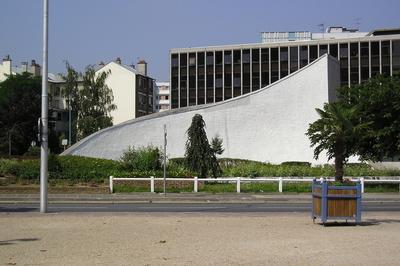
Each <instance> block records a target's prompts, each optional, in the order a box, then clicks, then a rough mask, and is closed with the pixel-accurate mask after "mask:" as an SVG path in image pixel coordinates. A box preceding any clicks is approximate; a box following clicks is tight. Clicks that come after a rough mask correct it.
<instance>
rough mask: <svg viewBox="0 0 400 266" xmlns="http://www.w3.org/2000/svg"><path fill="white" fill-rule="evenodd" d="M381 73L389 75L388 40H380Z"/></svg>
mask: <svg viewBox="0 0 400 266" xmlns="http://www.w3.org/2000/svg"><path fill="white" fill-rule="evenodd" d="M381 51H382V74H384V75H390V41H382V42H381Z"/></svg>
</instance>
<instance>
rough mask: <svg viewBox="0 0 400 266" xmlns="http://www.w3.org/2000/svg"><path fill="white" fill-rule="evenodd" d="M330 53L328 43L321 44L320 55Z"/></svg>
mask: <svg viewBox="0 0 400 266" xmlns="http://www.w3.org/2000/svg"><path fill="white" fill-rule="evenodd" d="M327 53H328V45H327V44H320V45H319V56H323V55H324V54H327Z"/></svg>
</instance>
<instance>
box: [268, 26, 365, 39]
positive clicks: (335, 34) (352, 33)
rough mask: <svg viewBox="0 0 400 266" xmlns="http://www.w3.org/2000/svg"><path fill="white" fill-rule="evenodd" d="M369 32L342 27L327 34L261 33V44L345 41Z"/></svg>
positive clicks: (328, 29) (330, 29) (327, 31)
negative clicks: (322, 40)
mask: <svg viewBox="0 0 400 266" xmlns="http://www.w3.org/2000/svg"><path fill="white" fill-rule="evenodd" d="M368 34H369V33H368V32H360V31H359V30H358V29H351V28H346V27H342V26H331V27H328V28H326V30H325V32H316V33H311V32H310V31H288V32H261V42H262V43H271V42H284V41H307V40H321V39H339V38H340V39H343V38H354V37H364V36H367V35H368Z"/></svg>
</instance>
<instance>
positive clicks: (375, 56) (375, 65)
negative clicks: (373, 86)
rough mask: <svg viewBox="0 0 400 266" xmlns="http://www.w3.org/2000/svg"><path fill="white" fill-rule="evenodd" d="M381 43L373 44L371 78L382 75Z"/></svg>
mask: <svg viewBox="0 0 400 266" xmlns="http://www.w3.org/2000/svg"><path fill="white" fill-rule="evenodd" d="M379 61H380V60H379V42H371V77H373V76H375V75H377V74H379V73H380V62H379Z"/></svg>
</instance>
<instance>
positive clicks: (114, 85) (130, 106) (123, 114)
mask: <svg viewBox="0 0 400 266" xmlns="http://www.w3.org/2000/svg"><path fill="white" fill-rule="evenodd" d="M108 70H111V74H110V75H109V76H108V77H107V79H106V84H107V86H108V87H109V88H110V89H111V90H112V92H113V95H114V104H116V105H117V109H116V110H114V111H112V112H111V116H112V117H113V123H114V125H117V124H119V123H122V122H125V121H127V120H131V119H133V118H135V117H136V116H135V115H136V114H135V104H136V99H135V91H136V89H135V88H136V75H135V74H134V73H133V72H131V71H129V70H128V69H126V68H125V67H123V66H121V65H119V64H117V63H115V62H110V63H108V64H107V65H105V66H104V67H103V68H101V69H100V70H99V71H97V72H96V74H98V73H100V72H103V71H108Z"/></svg>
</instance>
